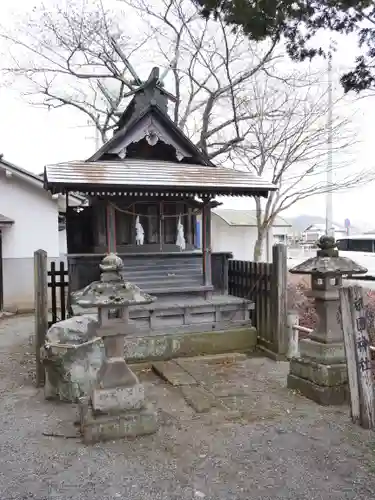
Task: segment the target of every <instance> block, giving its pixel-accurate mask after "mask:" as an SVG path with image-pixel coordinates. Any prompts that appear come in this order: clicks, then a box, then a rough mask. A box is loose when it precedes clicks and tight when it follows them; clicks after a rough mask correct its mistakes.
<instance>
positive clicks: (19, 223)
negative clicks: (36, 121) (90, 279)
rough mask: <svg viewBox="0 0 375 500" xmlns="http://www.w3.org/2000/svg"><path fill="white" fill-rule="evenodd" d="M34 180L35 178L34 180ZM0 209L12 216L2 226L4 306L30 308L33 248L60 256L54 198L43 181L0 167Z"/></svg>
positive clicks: (51, 255) (32, 281)
mask: <svg viewBox="0 0 375 500" xmlns="http://www.w3.org/2000/svg"><path fill="white" fill-rule="evenodd" d="M36 182H37V181H36ZM0 213H1V214H3V215H5V216H6V217H9V218H11V219H13V220H14V224H13V225H12V226H11V227H7V228H5V229H2V256H3V294H4V308H5V309H18V310H29V309H32V307H33V303H34V264H33V255H34V252H35V250H38V249H43V250H45V251H46V252H47V255H48V258H49V260H55V259H58V257H59V234H58V207H57V201H56V200H54V199H52V196H51V194H50V193H48V192H47V191H45V190H44V189H43V188H42V185H40V186H39V185H38V184H35V185H33V184H32V183H29V182H27V181H25V180H23V179H22V178H19V177H18V176H16V175H12V177H11V178H7V177H6V176H5V173H4V172H3V171H1V170H0Z"/></svg>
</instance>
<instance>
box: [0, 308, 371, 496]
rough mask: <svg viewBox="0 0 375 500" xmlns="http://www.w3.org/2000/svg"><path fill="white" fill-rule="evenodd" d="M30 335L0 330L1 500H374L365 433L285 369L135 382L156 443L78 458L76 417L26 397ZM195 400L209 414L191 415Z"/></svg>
mask: <svg viewBox="0 0 375 500" xmlns="http://www.w3.org/2000/svg"><path fill="white" fill-rule="evenodd" d="M32 331H33V323H32V318H30V317H14V318H11V319H4V320H2V321H0V358H1V359H0V396H1V405H0V429H1V432H0V499H1V500H11V499H17V500H21V499H38V500H45V499H54V500H60V499H61V500H62V499H64V500H67V499H76V500H79V499H82V500H83V499H85V500H86V499H87V500H89V499H90V500H99V499H100V500H109V499H126V500H133V499H134V500H151V499H152V500H158V499H163V500H169V499H179V500H187V499H195V498H206V499H215V500H218V499H219V500H221V499H222V500H235V499H236V500H237V499H238V500H242V499H243V500H245V499H246V500H249V499H254V500H255V499H262V500H267V499H278V500H289V499H290V500H292V499H293V500H304V499H306V500H307V499H308V500H315V499H324V500H330V499H332V500H334V499H359V500H365V499H373V498H374V497H375V451H374V449H375V439H374V436H375V435H374V433H371V432H368V431H364V430H362V429H360V428H358V427H356V426H354V425H352V424H351V423H350V419H349V416H348V413H349V412H348V408H345V407H344V408H335V409H332V408H331V409H328V408H322V407H319V406H318V405H316V404H314V403H312V402H310V401H308V400H307V399H305V398H303V397H301V396H299V395H298V394H293V393H292V392H290V391H288V390H287V389H286V387H285V380H286V374H287V371H288V364H287V363H274V362H272V361H270V360H268V359H264V358H253V359H244V358H241V357H239V358H238V359H236V360H235V361H234V362H231V361H229V362H225V363H224V362H221V363H215V364H213V363H206V362H204V361H203V360H202V359H201V360H199V361H191V362H188V363H187V364H186V363H185V365H184V366H185V368H187V370H188V372H189V374H190V376H191V377H192V378H193V379H194V381H195V382H196V383H197V384H198V385H192V386H189V385H188V386H186V385H184V386H173V385H171V384H169V383H168V382H166V381H164V380H162V379H161V378H160V377H159V376H157V375H156V374H155V373H153V372H151V371H149V370H147V369H146V370H144V371H143V372H140V377H141V380H142V381H143V382H144V384H145V389H146V393H147V395H148V398H149V399H150V400H151V401H153V402H154V404H155V405H156V407H157V408H158V412H159V419H160V423H161V427H160V430H159V432H158V433H157V434H155V435H152V436H147V437H142V438H138V439H136V440H132V441H125V440H124V441H117V442H109V443H106V444H98V445H95V446H85V445H83V444H82V443H81V441H80V439H79V438H78V437H77V436H76V431H75V428H74V426H73V422H74V420H75V419H76V416H77V413H76V410H77V409H76V408H74V407H73V406H72V405H68V404H62V403H60V404H56V403H52V402H46V401H45V400H44V398H43V391H41V390H37V389H35V388H34V387H33V380H32V374H33V358H32V346H31V345H30V335H31V334H32ZM192 388H193V389H192ZM198 389H199V390H200V389H201V390H204V391H205V393H206V394H209V396H210V397H209V399H210V401H211V402H213V404H212V405H211V408H210V409H209V410H207V408H206V409H205V411H203V412H200V410H202V408H198V407H196V406H195V409H194V394H195V393H196V391H197V390H198ZM191 391H193V392H191ZM194 391H195V393H194ZM195 395H196V394H195ZM188 402H189V403H190V404H188ZM203 406H204V405H203ZM197 409H198V411H196V410H197Z"/></svg>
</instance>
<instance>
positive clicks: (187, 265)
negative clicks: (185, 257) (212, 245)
mask: <svg viewBox="0 0 375 500" xmlns="http://www.w3.org/2000/svg"><path fill="white" fill-rule="evenodd" d="M202 268H203V265H202V262H194V263H191V262H178V263H173V262H171V263H165V262H149V261H148V262H144V263H142V264H141V263H139V262H134V263H133V264H129V263H128V262H126V263H124V267H123V269H124V270H130V271H152V270H155V269H159V270H164V269H177V270H178V269H191V270H194V269H202Z"/></svg>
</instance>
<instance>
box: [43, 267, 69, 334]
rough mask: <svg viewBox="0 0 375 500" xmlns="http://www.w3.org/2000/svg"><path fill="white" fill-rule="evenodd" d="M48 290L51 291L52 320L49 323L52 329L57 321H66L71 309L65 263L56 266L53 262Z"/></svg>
mask: <svg viewBox="0 0 375 500" xmlns="http://www.w3.org/2000/svg"><path fill="white" fill-rule="evenodd" d="M47 275H48V284H47V286H48V288H49V289H50V290H51V312H52V318H51V321H49V322H48V326H49V327H50V326H51V325H53V324H54V323H56V322H57V321H62V320H63V319H66V317H67V312H68V309H69V307H70V306H69V293H68V290H69V281H68V276H69V275H68V269H67V267H66V266H65V263H64V262H63V261H61V262H59V265H58V266H57V265H56V262H51V268H50V269H49V271H48V273H47Z"/></svg>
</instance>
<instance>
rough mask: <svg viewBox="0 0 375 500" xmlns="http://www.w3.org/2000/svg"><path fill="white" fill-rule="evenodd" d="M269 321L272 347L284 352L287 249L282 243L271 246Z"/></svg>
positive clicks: (286, 349) (285, 342)
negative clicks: (270, 322) (270, 323)
mask: <svg viewBox="0 0 375 500" xmlns="http://www.w3.org/2000/svg"><path fill="white" fill-rule="evenodd" d="M271 280H272V281H271V317H272V319H271V321H272V334H273V343H274V348H275V350H276V352H277V353H278V354H286V353H287V351H288V346H289V339H288V329H287V283H288V266H287V249H286V246H285V245H284V244H283V243H277V244H276V245H274V246H273V248H272V278H271Z"/></svg>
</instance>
